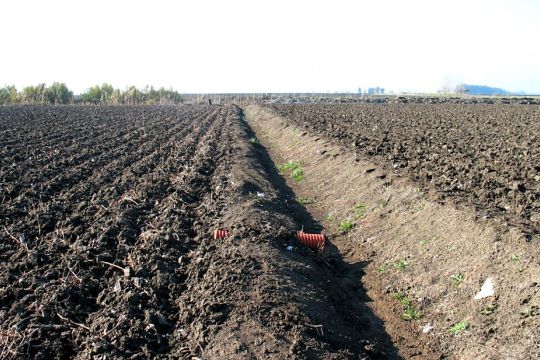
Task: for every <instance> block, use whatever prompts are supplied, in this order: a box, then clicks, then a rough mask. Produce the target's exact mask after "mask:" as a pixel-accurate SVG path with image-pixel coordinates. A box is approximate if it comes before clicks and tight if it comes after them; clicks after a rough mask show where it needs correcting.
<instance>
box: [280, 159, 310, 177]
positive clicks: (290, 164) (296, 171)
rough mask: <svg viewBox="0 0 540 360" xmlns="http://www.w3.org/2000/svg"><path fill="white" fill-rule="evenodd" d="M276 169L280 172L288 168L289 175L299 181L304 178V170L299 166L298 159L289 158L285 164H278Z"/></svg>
mask: <svg viewBox="0 0 540 360" xmlns="http://www.w3.org/2000/svg"><path fill="white" fill-rule="evenodd" d="M278 170H279V172H280V174H282V172H283V171H284V170H290V171H291V175H290V176H291V177H292V178H293V179H294V180H296V181H301V180H303V179H304V170H303V169H302V168H301V167H300V163H299V162H298V161H293V160H289V161H287V162H286V163H285V164H281V165H280V166H278Z"/></svg>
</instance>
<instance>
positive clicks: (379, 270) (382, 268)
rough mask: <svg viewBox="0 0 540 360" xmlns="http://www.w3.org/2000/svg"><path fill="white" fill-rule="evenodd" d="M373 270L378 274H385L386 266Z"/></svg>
mask: <svg viewBox="0 0 540 360" xmlns="http://www.w3.org/2000/svg"><path fill="white" fill-rule="evenodd" d="M375 270H377V272H379V273H383V272H385V271H386V270H388V265H381V266H379V267H378V268H377V269H375Z"/></svg>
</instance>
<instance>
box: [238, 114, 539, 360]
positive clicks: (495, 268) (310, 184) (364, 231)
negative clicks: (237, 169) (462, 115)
mask: <svg viewBox="0 0 540 360" xmlns="http://www.w3.org/2000/svg"><path fill="white" fill-rule="evenodd" d="M314 109H315V108H314ZM287 111H291V112H295V111H307V110H306V109H305V108H303V107H300V108H299V109H295V108H291V107H287ZM328 111H330V110H328ZM336 113H337V114H339V111H336ZM312 115H313V117H314V118H313V119H314V120H313V122H314V123H320V122H322V121H323V120H320V119H319V120H317V119H316V118H315V116H316V113H313V114H312ZM246 116H247V119H248V123H249V124H250V126H252V128H253V129H254V130H255V132H256V134H257V136H258V138H259V139H260V141H261V143H262V144H263V145H264V146H265V147H266V148H268V149H269V152H270V154H271V156H272V157H273V159H274V161H275V162H276V163H278V164H283V163H285V162H287V161H295V162H297V163H299V164H300V166H301V168H302V173H303V178H302V179H301V180H300V181H295V180H293V178H291V177H290V174H289V173H288V172H287V171H286V170H284V175H285V176H286V177H287V179H288V183H289V184H290V186H291V187H292V188H293V190H294V191H295V193H296V194H297V201H300V202H302V203H308V204H307V205H306V207H307V208H308V210H309V211H310V212H311V213H312V214H314V218H316V219H321V222H322V224H323V225H324V226H325V229H324V232H325V233H326V234H327V235H329V236H330V239H331V241H332V243H333V244H335V245H336V246H337V247H338V248H339V250H340V252H341V253H343V254H344V258H345V261H347V262H349V263H354V262H365V263H366V264H367V266H366V267H365V275H364V276H363V277H361V278H355V279H354V280H355V281H359V280H360V281H361V284H362V287H364V288H365V289H366V290H367V295H368V298H366V299H364V301H366V304H367V305H368V306H369V307H370V308H372V309H373V311H374V312H375V314H376V315H377V316H378V317H379V318H380V319H382V320H383V323H384V327H385V329H386V331H387V333H388V334H389V335H390V336H391V338H392V341H393V342H394V344H395V346H396V347H397V349H398V353H399V354H400V355H401V356H402V357H403V358H407V359H408V358H417V359H437V358H448V359H532V358H540V346H539V342H538V339H540V332H539V330H538V329H540V316H539V315H540V313H539V311H538V309H540V292H539V291H538V286H539V285H538V284H539V283H540V263H539V259H540V250H539V249H538V246H537V243H535V242H534V241H532V242H527V241H524V239H523V237H522V230H523V228H522V227H520V226H519V225H520V223H518V224H517V226H511V225H510V226H509V225H507V226H505V225H503V224H501V223H500V221H497V219H483V218H478V216H477V209H474V208H470V207H468V206H463V205H460V206H458V207H456V206H453V205H452V204H451V203H450V204H441V203H440V199H439V198H437V197H436V198H433V197H431V198H430V196H429V194H425V193H424V192H423V191H422V190H421V187H419V184H418V182H415V181H410V179H407V178H406V177H404V176H400V173H399V172H398V173H395V172H394V168H393V167H391V166H388V165H386V164H385V162H379V161H376V160H380V159H381V158H380V157H374V158H373V157H372V158H368V157H365V156H362V155H361V154H358V153H356V154H355V152H354V149H351V147H350V146H347V147H344V146H343V145H341V144H340V142H341V141H339V140H337V139H336V140H332V139H333V138H332V137H331V136H326V135H327V134H330V135H331V134H332V133H331V132H330V133H329V132H328V131H324V130H321V131H320V132H319V131H316V130H317V129H315V130H314V129H312V125H311V124H309V123H300V125H295V124H296V123H297V122H296V121H293V120H291V119H289V118H284V117H280V116H276V115H275V113H272V112H269V111H268V110H264V109H262V108H259V107H249V108H247V110H246ZM306 121H307V120H306ZM366 121H367V120H366ZM334 123H335V124H337V125H335V128H336V129H340V127H339V126H341V125H339V123H337V122H334ZM323 129H324V128H323ZM336 131H338V130H336ZM319 133H321V135H319ZM342 140H343V139H342ZM420 185H421V184H420ZM345 221H348V222H350V224H351V225H352V228H351V229H350V230H348V231H344V230H343V228H342V227H340V224H342V223H344V222H345ZM488 277H490V278H492V279H493V281H494V284H495V287H494V288H495V295H494V296H490V297H487V298H485V299H481V300H474V299H473V297H474V296H475V294H476V293H477V292H479V290H480V288H481V286H482V284H483V283H484V281H485V280H486V279H487V278H488ZM367 299H371V301H368V300H367ZM404 303H408V305H405V304H404ZM458 324H461V325H463V330H461V331H457V330H456V331H455V332H457V333H456V334H454V333H453V332H452V331H451V329H453V328H454V329H456V325H458ZM428 325H429V326H430V327H431V329H430V330H429V331H427V332H425V333H424V332H423V329H424V327H426V326H428Z"/></svg>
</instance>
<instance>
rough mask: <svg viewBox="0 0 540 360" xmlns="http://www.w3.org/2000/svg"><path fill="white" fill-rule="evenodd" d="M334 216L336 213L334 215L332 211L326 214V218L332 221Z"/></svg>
mask: <svg viewBox="0 0 540 360" xmlns="http://www.w3.org/2000/svg"><path fill="white" fill-rule="evenodd" d="M333 218H334V215H332V213H328V214H326V215H325V216H324V219H325V220H327V221H330V220H332V219H333Z"/></svg>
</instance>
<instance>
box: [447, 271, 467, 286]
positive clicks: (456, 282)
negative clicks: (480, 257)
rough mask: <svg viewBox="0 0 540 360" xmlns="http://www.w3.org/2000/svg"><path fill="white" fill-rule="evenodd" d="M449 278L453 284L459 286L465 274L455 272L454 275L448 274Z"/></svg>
mask: <svg viewBox="0 0 540 360" xmlns="http://www.w3.org/2000/svg"><path fill="white" fill-rule="evenodd" d="M450 279H451V280H452V283H453V284H454V286H459V285H461V283H462V282H463V280H465V275H463V274H462V273H457V274H454V275H450Z"/></svg>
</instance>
